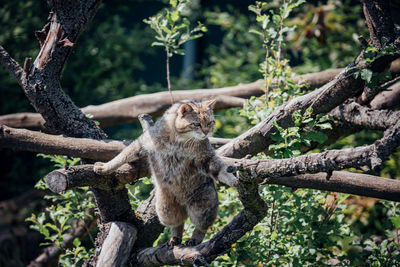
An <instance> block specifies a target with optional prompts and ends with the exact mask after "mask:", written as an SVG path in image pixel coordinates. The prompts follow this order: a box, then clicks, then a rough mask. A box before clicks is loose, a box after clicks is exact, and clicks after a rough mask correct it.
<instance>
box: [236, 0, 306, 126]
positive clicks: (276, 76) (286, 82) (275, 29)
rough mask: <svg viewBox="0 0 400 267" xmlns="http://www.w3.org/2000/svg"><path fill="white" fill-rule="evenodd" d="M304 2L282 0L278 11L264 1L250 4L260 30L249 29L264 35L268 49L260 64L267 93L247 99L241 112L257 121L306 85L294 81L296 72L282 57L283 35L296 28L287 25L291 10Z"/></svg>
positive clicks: (265, 45) (252, 120) (263, 39)
mask: <svg viewBox="0 0 400 267" xmlns="http://www.w3.org/2000/svg"><path fill="white" fill-rule="evenodd" d="M302 3H304V1H301V0H297V1H288V2H286V1H283V3H282V5H281V6H280V8H279V9H278V10H274V9H270V10H268V11H269V13H267V10H266V8H267V7H268V5H267V3H265V2H256V5H251V6H249V10H250V11H252V12H254V13H255V14H256V15H257V17H256V19H257V22H258V24H260V26H259V28H261V29H260V30H256V29H251V30H250V32H251V33H254V34H257V35H259V36H260V37H262V42H263V47H264V49H265V50H266V53H265V60H264V61H263V62H262V63H261V64H260V69H259V71H260V72H261V73H262V74H263V77H264V85H263V86H264V87H263V89H264V91H265V95H263V96H261V97H258V98H257V97H252V98H250V99H249V100H248V101H246V104H245V107H244V109H243V112H242V114H243V115H244V116H246V117H248V118H249V119H250V120H251V123H252V124H257V123H258V122H260V121H261V120H263V119H264V118H266V117H268V116H269V115H270V114H271V113H272V111H273V110H274V109H275V108H276V107H278V106H280V105H282V104H283V103H284V102H286V101H288V100H289V99H291V98H293V97H296V96H299V95H300V94H302V91H301V89H302V88H303V87H304V86H305V85H304V84H303V83H302V82H301V81H295V75H294V73H293V72H292V69H291V67H290V66H289V61H288V60H287V59H284V58H283V57H282V49H283V48H284V47H285V42H284V36H285V35H288V34H289V33H291V32H294V30H295V27H287V26H285V25H284V22H285V19H287V18H288V17H289V14H290V12H291V11H292V10H293V9H294V8H295V7H298V6H299V5H301V4H302Z"/></svg>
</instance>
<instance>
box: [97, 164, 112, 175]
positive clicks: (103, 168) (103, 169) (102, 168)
mask: <svg viewBox="0 0 400 267" xmlns="http://www.w3.org/2000/svg"><path fill="white" fill-rule="evenodd" d="M93 171H94V172H95V173H97V174H108V173H110V172H111V171H110V170H109V169H108V168H107V164H106V163H104V162H96V163H95V164H94V166H93Z"/></svg>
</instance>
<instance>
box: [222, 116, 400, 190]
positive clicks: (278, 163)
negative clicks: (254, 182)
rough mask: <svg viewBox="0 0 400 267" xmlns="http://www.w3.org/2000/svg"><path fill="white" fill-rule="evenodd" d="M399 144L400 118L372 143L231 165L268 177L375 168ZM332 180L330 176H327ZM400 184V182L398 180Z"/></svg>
mask: <svg viewBox="0 0 400 267" xmlns="http://www.w3.org/2000/svg"><path fill="white" fill-rule="evenodd" d="M399 145H400V120H397V122H396V124H394V125H393V126H392V127H390V128H389V129H388V130H386V131H385V133H384V136H383V137H382V138H381V139H380V140H377V141H375V142H374V144H372V145H369V146H362V147H356V148H347V149H341V150H327V151H325V152H322V153H312V154H307V155H303V156H298V157H294V158H287V159H268V160H250V159H240V160H236V161H235V160H232V159H225V161H226V162H227V161H235V164H232V162H231V163H230V164H229V165H236V166H239V169H241V168H243V169H245V170H248V171H249V172H251V173H252V174H253V175H256V176H257V177H258V179H264V178H266V177H282V176H292V175H298V174H305V173H318V172H327V173H328V174H330V173H332V171H334V170H342V169H348V168H360V167H363V166H368V167H369V168H371V169H373V170H377V169H379V168H380V167H381V165H382V163H383V162H384V161H386V160H387V159H388V158H389V156H390V155H391V154H392V153H393V152H394V151H395V150H396V148H397V147H398V146H399ZM327 179H329V176H328V177H327ZM399 183H400V181H399Z"/></svg>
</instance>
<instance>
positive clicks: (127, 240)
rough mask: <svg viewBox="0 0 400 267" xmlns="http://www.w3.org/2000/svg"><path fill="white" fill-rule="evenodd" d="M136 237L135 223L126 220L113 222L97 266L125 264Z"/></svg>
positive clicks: (112, 266)
mask: <svg viewBox="0 0 400 267" xmlns="http://www.w3.org/2000/svg"><path fill="white" fill-rule="evenodd" d="M136 237H137V229H136V227H134V226H133V225H131V224H129V223H126V222H112V223H111V227H110V230H109V231H108V235H107V238H106V240H105V241H104V242H103V246H102V248H101V252H100V255H99V258H98V261H97V265H96V266H98V267H103V266H109V267H114V266H115V267H118V266H125V265H126V263H127V261H128V259H129V255H130V253H131V250H132V247H133V244H134V243H135V240H136Z"/></svg>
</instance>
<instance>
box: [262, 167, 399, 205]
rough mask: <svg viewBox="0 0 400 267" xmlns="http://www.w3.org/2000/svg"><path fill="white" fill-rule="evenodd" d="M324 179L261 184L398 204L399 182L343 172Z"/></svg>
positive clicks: (288, 178) (314, 176)
mask: <svg viewBox="0 0 400 267" xmlns="http://www.w3.org/2000/svg"><path fill="white" fill-rule="evenodd" d="M326 177H327V175H326V173H316V174H301V175H296V176H284V177H267V178H265V179H264V180H263V183H265V184H278V185H284V186H289V187H292V188H312V189H318V190H325V191H331V192H341V193H348V194H353V195H359V196H367V197H374V198H379V199H386V200H390V201H397V202H400V182H399V180H393V179H388V178H383V177H378V176H373V175H368V174H361V173H353V172H345V171H340V172H338V171H334V172H333V173H332V175H331V176H330V178H329V180H328V179H326Z"/></svg>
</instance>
